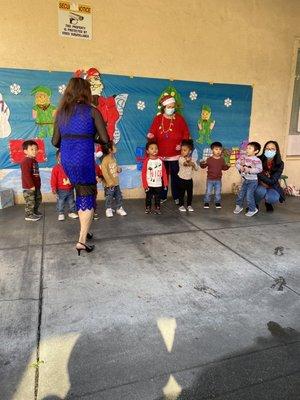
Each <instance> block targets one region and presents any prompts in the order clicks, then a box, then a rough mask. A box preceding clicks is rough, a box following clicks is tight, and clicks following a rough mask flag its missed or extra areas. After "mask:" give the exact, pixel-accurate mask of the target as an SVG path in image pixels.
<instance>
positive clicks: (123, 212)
mask: <svg viewBox="0 0 300 400" xmlns="http://www.w3.org/2000/svg"><path fill="white" fill-rule="evenodd" d="M116 214H118V215H121V217H125V216H126V215H127V212H126V211H125V210H124V208H123V207H120V208H118V209H117V210H116Z"/></svg>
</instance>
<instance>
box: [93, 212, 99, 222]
mask: <svg viewBox="0 0 300 400" xmlns="http://www.w3.org/2000/svg"><path fill="white" fill-rule="evenodd" d="M99 218H100V217H99V214H97V213H94V215H93V220H94V221H97V220H98V219H99Z"/></svg>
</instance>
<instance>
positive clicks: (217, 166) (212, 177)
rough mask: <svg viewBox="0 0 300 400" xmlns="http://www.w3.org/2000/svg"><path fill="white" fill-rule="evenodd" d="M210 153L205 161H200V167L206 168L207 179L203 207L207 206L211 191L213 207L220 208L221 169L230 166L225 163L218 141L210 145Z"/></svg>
mask: <svg viewBox="0 0 300 400" xmlns="http://www.w3.org/2000/svg"><path fill="white" fill-rule="evenodd" d="M210 148H211V150H212V155H211V157H209V158H208V159H207V160H206V161H201V162H200V167H201V168H207V181H206V193H205V196H204V208H209V202H210V196H211V193H212V191H214V195H215V207H216V208H222V205H221V199H222V197H221V196H222V171H226V170H228V169H229V168H230V166H229V165H227V164H226V162H225V160H224V157H223V156H222V153H223V145H222V143H220V142H213V143H212V144H211V145H210Z"/></svg>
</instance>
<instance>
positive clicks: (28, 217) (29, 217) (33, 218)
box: [25, 214, 41, 222]
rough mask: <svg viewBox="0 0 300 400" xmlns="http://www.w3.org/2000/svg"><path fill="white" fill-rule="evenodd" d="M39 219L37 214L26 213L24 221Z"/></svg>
mask: <svg viewBox="0 0 300 400" xmlns="http://www.w3.org/2000/svg"><path fill="white" fill-rule="evenodd" d="M40 219H41V217H39V216H38V215H34V214H33V215H28V216H27V217H25V221H33V222H36V221H39V220H40Z"/></svg>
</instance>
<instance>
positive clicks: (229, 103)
mask: <svg viewBox="0 0 300 400" xmlns="http://www.w3.org/2000/svg"><path fill="white" fill-rule="evenodd" d="M224 106H225V107H231V106H232V100H231V99H230V98H229V97H227V99H225V100H224Z"/></svg>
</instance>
